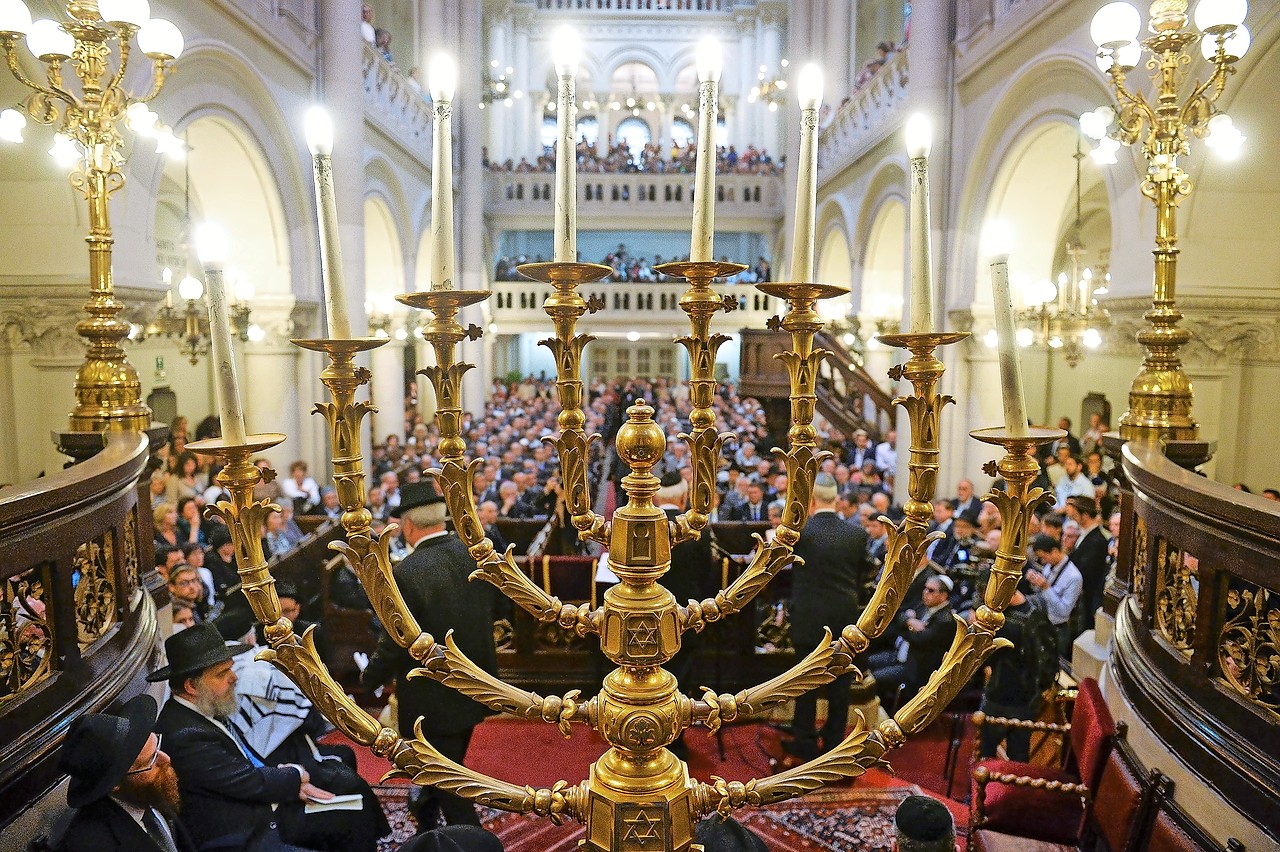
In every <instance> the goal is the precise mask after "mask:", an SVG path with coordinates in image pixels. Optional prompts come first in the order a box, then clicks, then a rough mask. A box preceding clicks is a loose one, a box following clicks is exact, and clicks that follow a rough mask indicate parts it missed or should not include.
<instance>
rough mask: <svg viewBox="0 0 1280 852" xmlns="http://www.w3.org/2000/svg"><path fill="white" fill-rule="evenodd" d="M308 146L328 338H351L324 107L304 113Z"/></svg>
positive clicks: (330, 128)
mask: <svg viewBox="0 0 1280 852" xmlns="http://www.w3.org/2000/svg"><path fill="white" fill-rule="evenodd" d="M305 130H306V137H307V147H308V148H310V149H311V165H312V171H313V173H314V175H315V185H316V219H317V220H318V222H319V225H320V280H321V282H322V284H323V287H324V308H325V315H326V317H327V319H328V325H329V331H328V333H329V337H330V338H335V339H346V338H349V337H351V320H350V318H349V317H348V316H347V295H346V283H345V282H346V279H345V277H344V273H343V270H342V242H341V240H340V239H339V238H338V202H337V200H336V199H335V198H334V195H333V161H332V160H331V159H330V156H329V155H330V154H332V153H333V119H331V118H330V117H329V113H328V112H326V111H325V110H324V108H323V107H312V108H311V109H310V110H308V111H307V117H306V122H305Z"/></svg>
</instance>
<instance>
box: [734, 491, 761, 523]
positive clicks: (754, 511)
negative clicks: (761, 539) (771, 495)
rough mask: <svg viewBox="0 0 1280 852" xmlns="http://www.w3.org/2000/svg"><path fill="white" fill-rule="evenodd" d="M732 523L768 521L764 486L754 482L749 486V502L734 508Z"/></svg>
mask: <svg viewBox="0 0 1280 852" xmlns="http://www.w3.org/2000/svg"><path fill="white" fill-rule="evenodd" d="M729 520H731V521H767V520H769V510H768V509H767V508H766V503H765V500H764V485H763V484H762V483H759V482H753V483H751V484H750V485H748V486H747V500H746V502H745V503H739V504H738V505H737V506H735V507H734V508H733V514H732V517H730V518H729Z"/></svg>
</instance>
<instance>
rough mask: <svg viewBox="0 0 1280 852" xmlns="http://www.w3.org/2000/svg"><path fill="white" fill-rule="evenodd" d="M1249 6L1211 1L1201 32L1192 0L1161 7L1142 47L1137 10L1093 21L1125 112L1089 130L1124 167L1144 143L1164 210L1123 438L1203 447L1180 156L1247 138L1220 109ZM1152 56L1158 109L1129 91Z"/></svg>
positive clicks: (1105, 156)
mask: <svg viewBox="0 0 1280 852" xmlns="http://www.w3.org/2000/svg"><path fill="white" fill-rule="evenodd" d="M1246 9H1247V5H1246V3H1245V0H1201V2H1200V3H1199V5H1198V6H1197V8H1196V11H1195V26H1196V28H1198V29H1199V30H1200V32H1197V31H1196V30H1195V29H1191V28H1190V27H1188V26H1187V24H1188V16H1187V2H1186V0H1155V2H1153V3H1152V4H1151V7H1150V22H1149V28H1150V30H1151V32H1152V33H1153V35H1152V36H1150V37H1149V38H1146V39H1143V40H1142V42H1141V43H1138V42H1137V41H1136V39H1137V36H1138V30H1139V28H1140V25H1141V20H1140V17H1139V15H1138V10H1137V9H1136V8H1134V7H1133V6H1131V5H1130V4H1128V3H1124V2H1119V3H1109V4H1107V5H1106V6H1104V7H1103V8H1102V9H1100V10H1099V11H1098V13H1097V15H1095V17H1094V19H1093V23H1092V26H1091V31H1092V35H1093V39H1094V41H1095V42H1096V43H1097V45H1098V48H1099V51H1098V60H1099V61H1098V64H1099V66H1100V67H1101V68H1103V70H1104V72H1105V73H1106V74H1107V76H1108V78H1109V80H1110V84H1111V88H1112V89H1113V90H1114V92H1115V96H1116V102H1117V108H1115V109H1113V108H1111V107H1102V108H1101V109H1099V110H1097V111H1095V112H1094V113H1086V114H1085V116H1084V117H1082V118H1087V117H1089V116H1092V119H1091V120H1088V121H1086V122H1085V123H1086V124H1091V125H1093V127H1092V128H1089V127H1086V132H1089V130H1090V129H1092V130H1093V132H1092V133H1091V135H1093V136H1094V137H1095V138H1098V139H1099V141H1100V143H1101V145H1100V147H1099V149H1098V151H1097V153H1096V156H1097V157H1098V159H1099V161H1101V162H1107V161H1110V162H1115V158H1114V152H1115V149H1116V148H1118V147H1119V145H1120V144H1124V145H1134V144H1139V145H1141V150H1142V154H1143V156H1144V157H1145V158H1146V160H1147V174H1146V179H1145V180H1144V181H1143V183H1142V194H1143V195H1145V196H1147V198H1149V199H1151V201H1152V202H1153V203H1154V204H1155V207H1156V248H1155V251H1154V254H1155V285H1154V296H1153V299H1152V304H1151V310H1149V311H1147V313H1146V315H1145V318H1146V320H1147V321H1148V322H1149V323H1150V324H1151V328H1149V329H1145V330H1143V331H1140V332H1138V336H1137V339H1138V342H1139V343H1141V344H1142V345H1143V346H1144V347H1145V348H1146V350H1147V353H1146V357H1145V358H1144V359H1143V362H1142V370H1141V371H1140V372H1139V373H1138V375H1137V377H1135V378H1134V380H1133V384H1132V386H1131V387H1130V390H1129V410H1128V411H1126V412H1125V413H1124V416H1123V417H1121V418H1120V435H1121V437H1122V438H1125V439H1130V440H1143V441H1151V442H1154V441H1157V440H1160V439H1171V440H1183V441H1193V440H1196V439H1197V436H1198V432H1199V427H1198V426H1197V425H1196V422H1195V420H1194V419H1193V418H1192V416H1191V404H1192V390H1191V380H1190V379H1189V378H1188V377H1187V374H1186V373H1185V372H1184V371H1183V369H1182V361H1181V359H1180V357H1179V354H1178V352H1179V350H1180V349H1181V348H1182V347H1183V346H1184V345H1185V344H1186V343H1187V342H1188V341H1189V340H1190V339H1191V334H1190V332H1188V331H1187V330H1186V329H1184V328H1179V327H1178V322H1179V320H1181V319H1182V314H1181V312H1179V311H1178V308H1177V302H1176V283H1177V264H1178V229H1177V212H1178V205H1179V204H1180V203H1181V201H1182V199H1183V198H1184V197H1185V196H1187V195H1188V194H1190V192H1191V180H1190V178H1189V177H1188V176H1187V174H1186V172H1184V171H1183V170H1182V168H1181V167H1180V166H1179V165H1178V157H1179V156H1181V155H1183V154H1187V153H1189V152H1190V147H1191V146H1190V140H1191V137H1192V136H1195V137H1199V138H1204V137H1206V136H1208V137H1209V140H1208V144H1209V145H1210V146H1211V147H1215V148H1219V149H1221V150H1222V151H1223V152H1224V153H1228V154H1230V153H1231V152H1233V151H1235V150H1238V148H1239V145H1240V143H1242V142H1243V141H1244V138H1243V136H1241V135H1240V132H1239V131H1238V130H1236V129H1235V128H1234V127H1233V126H1232V124H1231V119H1230V118H1229V117H1228V116H1227V115H1226V114H1225V113H1222V112H1220V111H1218V109H1217V108H1216V106H1215V104H1216V103H1217V101H1218V98H1219V97H1220V96H1221V95H1222V92H1223V90H1224V89H1225V88H1226V84H1227V78H1228V77H1230V76H1231V75H1232V74H1234V73H1235V63H1236V61H1237V60H1238V59H1239V58H1240V56H1242V55H1244V52H1245V50H1246V49H1247V47H1248V42H1249V38H1248V32H1247V30H1245V29H1244V28H1243V27H1242V26H1241V24H1242V23H1243V21H1244V17H1245V12H1246ZM1197 42H1201V44H1202V53H1203V55H1204V58H1205V60H1206V61H1208V62H1209V64H1210V66H1211V70H1210V73H1209V75H1208V78H1207V79H1206V80H1205V81H1204V82H1200V81H1198V80H1197V81H1196V83H1195V84H1194V85H1193V86H1192V87H1191V91H1190V92H1189V93H1188V94H1187V96H1186V97H1185V98H1181V97H1180V96H1181V92H1182V89H1183V86H1184V84H1185V82H1186V80H1187V77H1188V68H1189V67H1190V65H1191V64H1192V60H1193V57H1192V56H1190V55H1189V54H1188V48H1191V47H1193V46H1194V45H1195V44H1196V43H1197ZM1144 50H1145V51H1147V52H1148V53H1149V56H1148V58H1147V60H1146V64H1147V67H1148V68H1150V69H1151V72H1152V74H1151V77H1152V82H1153V86H1154V101H1152V100H1148V98H1147V97H1146V96H1144V95H1143V94H1142V93H1141V92H1139V91H1135V90H1133V89H1131V88H1130V87H1129V84H1128V81H1127V77H1126V75H1127V74H1128V72H1129V71H1131V70H1133V68H1134V67H1136V66H1137V64H1138V62H1139V61H1140V60H1141V58H1142V53H1143V51H1144ZM1113 122H1114V125H1113Z"/></svg>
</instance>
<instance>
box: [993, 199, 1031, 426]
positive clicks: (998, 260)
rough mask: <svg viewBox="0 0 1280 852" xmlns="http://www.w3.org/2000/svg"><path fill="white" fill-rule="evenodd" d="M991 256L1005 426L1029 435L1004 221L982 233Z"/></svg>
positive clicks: (1008, 238) (1010, 238) (1009, 235)
mask: <svg viewBox="0 0 1280 852" xmlns="http://www.w3.org/2000/svg"><path fill="white" fill-rule="evenodd" d="M983 241H984V243H986V246H985V248H986V253H987V254H988V255H989V256H990V257H991V301H992V304H993V306H994V307H995V315H996V337H997V339H998V341H999V353H1000V391H1001V393H1002V394H1003V396H1004V423H1005V429H1006V430H1007V431H1008V433H1009V434H1010V435H1012V436H1014V437H1026V435H1027V402H1026V395H1025V394H1024V393H1023V390H1022V368H1021V367H1020V366H1019V364H1018V339H1017V332H1016V331H1015V329H1014V325H1013V296H1012V294H1011V293H1010V292H1009V246H1010V244H1011V243H1012V242H1013V235H1012V232H1011V230H1010V228H1009V226H1008V225H1007V224H1005V223H1004V222H991V223H989V224H988V225H987V227H986V229H985V232H984V234H983Z"/></svg>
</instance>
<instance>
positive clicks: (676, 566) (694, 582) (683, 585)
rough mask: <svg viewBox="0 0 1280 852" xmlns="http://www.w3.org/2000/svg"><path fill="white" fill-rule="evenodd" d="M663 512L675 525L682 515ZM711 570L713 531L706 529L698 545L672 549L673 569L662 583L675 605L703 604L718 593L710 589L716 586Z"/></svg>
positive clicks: (696, 542) (673, 511)
mask: <svg viewBox="0 0 1280 852" xmlns="http://www.w3.org/2000/svg"><path fill="white" fill-rule="evenodd" d="M664 511H665V512H666V513H667V519H668V520H672V521H674V520H675V519H676V516H677V515H678V514H680V513H679V512H678V511H677V510H675V509H665V510H664ZM712 567H713V566H712V564H711V531H710V530H709V529H707V530H703V531H702V537H701V538H699V539H697V540H696V541H682V542H680V543H679V544H677V545H676V546H675V547H673V548H671V569H670V570H669V571H667V573H666V574H663V575H662V580H661V581H660V582H661V583H662V585H664V586H666V587H667V591H669V592H671V594H672V595H674V596H675V599H676V603H678V604H680V605H681V606H684V605H685V604H687V603H688V602H689V601H690V600H699V601H700V600H702V599H703V598H705V597H710V596H711V595H712V594H714V593H715V588H714V587H710V588H709V585H710V584H712V583H713V581H712V580H711V578H712V576H713V573H712ZM685 635H686V636H688V635H689V634H687V633H686V634H685Z"/></svg>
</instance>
